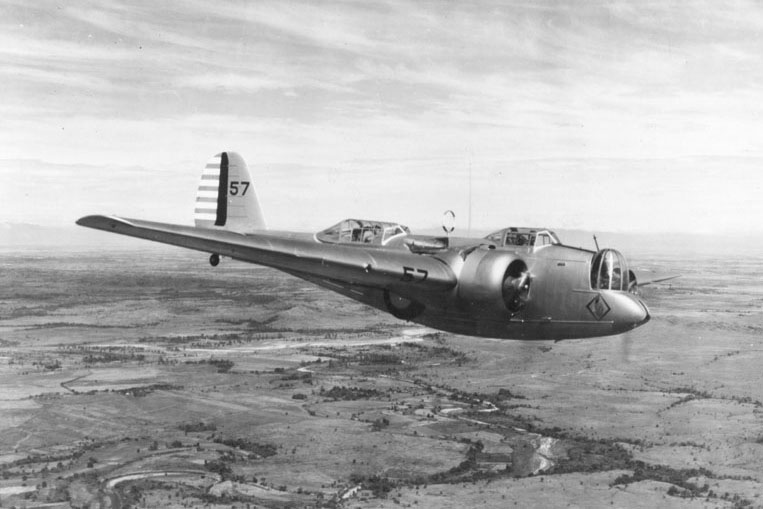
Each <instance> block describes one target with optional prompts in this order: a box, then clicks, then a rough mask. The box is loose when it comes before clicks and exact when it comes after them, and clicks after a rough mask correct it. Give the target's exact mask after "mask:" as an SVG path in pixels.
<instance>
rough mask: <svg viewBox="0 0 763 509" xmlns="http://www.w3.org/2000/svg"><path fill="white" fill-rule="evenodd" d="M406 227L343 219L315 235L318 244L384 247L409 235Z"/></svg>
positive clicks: (364, 220) (382, 222)
mask: <svg viewBox="0 0 763 509" xmlns="http://www.w3.org/2000/svg"><path fill="white" fill-rule="evenodd" d="M410 233H411V231H410V230H409V229H408V227H407V226H403V225H401V224H397V223H388V222H384V221H370V220H367V219H345V220H344V221H340V222H339V223H337V224H335V225H334V226H331V227H330V228H326V229H325V230H323V231H322V232H318V233H317V234H315V238H316V239H318V240H319V241H320V242H327V243H330V244H371V245H377V246H385V245H387V244H389V242H390V241H391V240H393V239H398V238H402V237H404V236H406V235H409V234H410Z"/></svg>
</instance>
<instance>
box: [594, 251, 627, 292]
mask: <svg viewBox="0 0 763 509" xmlns="http://www.w3.org/2000/svg"><path fill="white" fill-rule="evenodd" d="M629 284H630V273H629V271H628V265H627V263H626V261H625V257H624V256H623V255H622V254H620V252H618V251H615V250H614V249H602V250H601V251H599V252H598V253H596V254H595V255H594V257H593V260H591V288H592V289H594V290H622V291H628V289H629Z"/></svg>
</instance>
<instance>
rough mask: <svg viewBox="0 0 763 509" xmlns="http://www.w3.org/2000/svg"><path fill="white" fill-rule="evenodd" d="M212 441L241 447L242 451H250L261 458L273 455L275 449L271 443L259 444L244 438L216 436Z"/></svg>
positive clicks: (237, 447) (236, 447)
mask: <svg viewBox="0 0 763 509" xmlns="http://www.w3.org/2000/svg"><path fill="white" fill-rule="evenodd" d="M214 442H215V443H217V444H222V445H227V446H228V447H233V448H235V449H241V450H242V451H248V452H252V453H254V454H256V455H258V456H260V457H262V458H267V457H268V456H275V454H276V451H277V449H276V446H275V445H273V444H261V443H259V442H253V441H251V440H248V439H246V438H221V437H218V438H215V440H214Z"/></svg>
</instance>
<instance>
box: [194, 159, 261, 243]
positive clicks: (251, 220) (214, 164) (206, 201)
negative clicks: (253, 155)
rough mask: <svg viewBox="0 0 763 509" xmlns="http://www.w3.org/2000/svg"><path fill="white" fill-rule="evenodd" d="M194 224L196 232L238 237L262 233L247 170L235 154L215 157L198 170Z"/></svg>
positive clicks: (258, 210)
mask: <svg viewBox="0 0 763 509" xmlns="http://www.w3.org/2000/svg"><path fill="white" fill-rule="evenodd" d="M194 221H195V223H196V226H197V227H200V228H222V229H225V230H232V231H237V232H241V233H246V232H249V231H253V230H264V229H266V226H265V218H264V217H263V215H262V209H261V208H260V203H259V200H257V193H256V192H255V190H254V185H253V181H252V177H251V175H250V173H249V168H247V166H246V162H245V161H244V158H243V157H241V156H240V155H239V154H237V153H236V152H221V153H219V154H217V155H215V156H214V157H213V158H211V159H210V160H209V161H208V162H207V165H206V166H205V167H204V170H202V172H201V180H200V181H199V187H198V190H197V192H196V207H195V209H194Z"/></svg>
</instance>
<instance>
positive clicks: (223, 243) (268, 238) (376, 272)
mask: <svg viewBox="0 0 763 509" xmlns="http://www.w3.org/2000/svg"><path fill="white" fill-rule="evenodd" d="M77 224H78V225H80V226H86V227H88V228H94V229H97V230H103V231H107V232H112V233H118V234H121V235H127V236H130V237H137V238H142V239H146V240H151V241H155V242H161V243H164V244H170V245H174V246H179V247H184V248H188V249H194V250H197V251H204V252H208V253H216V254H219V255H222V256H227V257H229V258H234V259H237V260H241V261H246V262H251V263H256V264H259V265H265V266H268V267H273V268H276V269H280V270H284V271H287V272H292V273H302V274H310V275H313V276H318V277H325V278H330V279H336V280H340V281H343V282H345V283H348V284H353V285H360V286H371V287H376V288H382V289H394V290H396V291H399V292H402V293H408V292H407V291H406V290H413V291H415V292H430V291H445V290H449V289H451V288H453V287H455V286H456V284H457V278H456V276H455V274H454V273H453V271H452V270H451V268H450V267H449V266H448V265H447V264H446V263H445V262H443V261H441V260H439V259H437V258H435V257H432V256H422V255H415V254H412V253H410V252H406V251H402V250H401V251H394V250H368V249H363V248H359V247H356V246H337V245H326V244H322V243H320V242H317V241H316V240H315V239H314V238H313V236H312V235H308V234H296V233H288V232H284V233H281V232H270V231H263V232H258V233H252V234H244V233H239V232H235V231H227V230H220V229H210V228H198V227H193V226H183V225H175V224H168V223H157V222H153V221H144V220H140V219H130V218H122V217H117V216H103V215H93V216H85V217H82V218H80V219H79V220H77Z"/></svg>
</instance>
